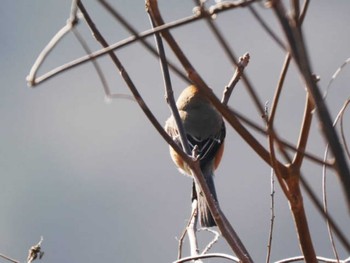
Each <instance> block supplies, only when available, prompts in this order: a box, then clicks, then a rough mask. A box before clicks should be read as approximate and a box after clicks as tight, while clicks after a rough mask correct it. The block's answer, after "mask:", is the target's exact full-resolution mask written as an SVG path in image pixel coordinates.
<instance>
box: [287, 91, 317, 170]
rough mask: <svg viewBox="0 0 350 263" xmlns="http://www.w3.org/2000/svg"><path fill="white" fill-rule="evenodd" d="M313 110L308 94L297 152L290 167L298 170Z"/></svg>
mask: <svg viewBox="0 0 350 263" xmlns="http://www.w3.org/2000/svg"><path fill="white" fill-rule="evenodd" d="M313 110H314V104H313V102H312V100H311V99H310V96H309V93H307V94H306V105H305V111H304V117H303V124H302V127H301V131H300V135H299V141H298V146H297V149H298V151H296V153H295V155H294V159H293V161H292V165H294V166H296V167H298V169H300V167H301V165H302V162H303V160H304V157H305V149H306V144H307V141H308V139H309V132H310V128H311V122H312V116H313Z"/></svg>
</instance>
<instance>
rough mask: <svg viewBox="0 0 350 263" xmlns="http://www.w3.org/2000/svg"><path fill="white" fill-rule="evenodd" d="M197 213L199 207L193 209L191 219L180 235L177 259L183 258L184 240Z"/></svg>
mask: <svg viewBox="0 0 350 263" xmlns="http://www.w3.org/2000/svg"><path fill="white" fill-rule="evenodd" d="M194 200H196V199H194ZM193 206H194V205H193V204H192V207H193ZM196 214H197V209H192V211H191V216H190V218H189V220H188V222H187V225H186V227H185V229H184V230H183V231H182V234H181V236H180V238H179V246H178V252H177V259H180V258H182V245H183V240H184V238H185V236H186V233H187V228H188V227H189V225H190V224H191V223H192V219H193V217H194V216H196Z"/></svg>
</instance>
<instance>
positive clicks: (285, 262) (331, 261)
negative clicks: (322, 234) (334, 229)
mask: <svg viewBox="0 0 350 263" xmlns="http://www.w3.org/2000/svg"><path fill="white" fill-rule="evenodd" d="M316 258H317V260H318V261H319V262H325V263H337V262H339V263H348V262H349V261H350V258H347V259H345V260H340V261H338V260H336V259H332V258H325V257H316ZM301 260H305V257H304V256H298V257H292V258H285V259H282V260H278V261H276V262H275V263H291V262H298V261H301Z"/></svg>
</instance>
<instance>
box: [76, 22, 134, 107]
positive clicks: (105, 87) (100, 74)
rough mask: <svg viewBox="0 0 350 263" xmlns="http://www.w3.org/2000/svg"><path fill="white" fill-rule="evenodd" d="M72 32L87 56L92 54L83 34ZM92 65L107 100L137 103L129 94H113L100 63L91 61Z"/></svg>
mask: <svg viewBox="0 0 350 263" xmlns="http://www.w3.org/2000/svg"><path fill="white" fill-rule="evenodd" d="M72 32H73V34H74V36H75V37H76V38H77V39H78V41H79V43H80V44H81V46H82V47H83V49H84V50H85V52H86V53H87V54H90V53H91V50H90V48H89V46H88V45H87V43H86V42H85V40H84V38H83V37H82V36H81V34H80V33H79V31H78V30H77V29H76V28H72ZM91 63H92V65H93V66H94V68H95V70H96V73H97V75H98V77H99V78H100V81H101V83H102V87H103V90H104V93H105V96H106V100H107V101H108V100H110V99H128V100H131V101H135V98H134V97H133V96H131V95H129V94H121V93H111V90H110V88H109V86H108V82H107V80H106V78H105V76H104V73H103V71H102V70H101V68H100V65H99V64H98V62H97V61H96V60H94V59H93V60H91Z"/></svg>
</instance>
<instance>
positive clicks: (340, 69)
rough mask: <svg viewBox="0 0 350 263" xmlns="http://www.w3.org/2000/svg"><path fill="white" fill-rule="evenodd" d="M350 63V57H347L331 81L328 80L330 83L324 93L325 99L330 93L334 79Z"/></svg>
mask: <svg viewBox="0 0 350 263" xmlns="http://www.w3.org/2000/svg"><path fill="white" fill-rule="evenodd" d="M348 64H350V58H347V59H346V60H345V61H344V62H343V64H342V65H341V66H340V67H339V68H338V69H337V70H336V71H335V72H334V74H333V76H332V78H331V79H330V81H329V82H328V85H327V87H326V90H325V92H324V94H323V99H324V100H325V99H326V97H327V95H328V92H329V89H330V87H331V86H332V84H333V81H334V80H335V79H336V78H337V77H338V75H339V74H340V72H342V70H343V69H344V68H345V67H346V66H347V65H348Z"/></svg>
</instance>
